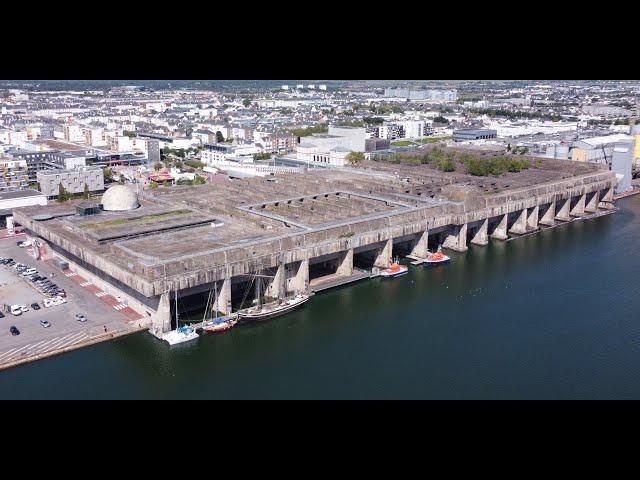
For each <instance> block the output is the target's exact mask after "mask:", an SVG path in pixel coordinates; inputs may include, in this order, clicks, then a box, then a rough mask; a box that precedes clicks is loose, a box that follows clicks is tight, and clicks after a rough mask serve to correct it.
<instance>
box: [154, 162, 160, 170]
mask: <svg viewBox="0 0 640 480" xmlns="http://www.w3.org/2000/svg"><path fill="white" fill-rule="evenodd" d="M161 168H162V164H161V163H160V162H157V163H156V164H155V165H154V166H153V169H154V170H155V171H156V172H159V171H160V169H161Z"/></svg>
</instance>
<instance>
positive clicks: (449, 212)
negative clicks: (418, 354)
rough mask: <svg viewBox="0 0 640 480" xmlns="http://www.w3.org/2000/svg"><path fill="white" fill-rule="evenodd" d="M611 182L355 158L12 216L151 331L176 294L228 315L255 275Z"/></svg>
mask: <svg viewBox="0 0 640 480" xmlns="http://www.w3.org/2000/svg"><path fill="white" fill-rule="evenodd" d="M616 182H617V179H616V176H615V174H614V173H613V172H611V171H609V170H608V169H607V168H606V167H604V166H601V165H595V164H589V163H576V162H569V161H560V160H548V159H545V160H539V161H536V164H535V166H532V167H531V168H529V169H526V170H523V171H521V172H519V173H505V174H503V175H501V176H499V177H473V176H471V175H469V174H466V173H460V172H451V173H444V172H441V171H439V170H436V169H434V168H431V167H429V166H428V165H419V166H408V165H396V164H382V163H379V162H365V164H364V166H362V167H359V168H357V169H346V170H309V171H307V172H305V173H296V174H293V173H287V174H277V175H272V176H267V177H256V178H250V179H237V180H226V181H223V182H215V183H210V184H206V185H200V186H175V187H161V188H158V189H155V190H145V191H140V192H139V193H136V191H135V189H134V187H132V186H122V185H118V186H115V187H111V188H110V189H109V190H107V192H106V193H105V196H104V197H103V209H102V210H101V211H99V213H96V214H87V215H82V214H79V213H78V212H79V211H80V210H79V209H77V208H76V206H75V205H73V204H71V203H69V204H53V205H50V206H47V207H25V208H20V209H16V210H15V212H14V216H15V220H16V222H18V223H19V224H22V225H23V226H24V227H25V230H26V232H27V233H28V234H29V235H31V236H33V237H34V238H36V239H39V240H41V241H40V242H39V244H41V245H42V248H41V249H40V255H41V256H42V257H43V258H44V259H45V260H46V259H54V258H62V259H64V260H66V261H67V262H68V263H69V265H70V267H71V269H72V270H75V271H78V272H81V273H82V275H83V276H85V278H89V279H90V280H91V281H93V282H95V283H98V284H99V285H100V286H101V287H102V288H103V289H105V291H108V292H109V293H112V294H114V295H117V296H119V297H121V298H122V299H123V301H125V302H126V303H127V304H128V305H130V306H132V308H134V309H136V310H137V311H138V312H140V313H141V314H143V315H144V316H145V318H146V319H147V321H148V323H149V326H150V328H151V330H152V331H154V332H156V333H159V332H164V331H168V330H170V329H171V328H172V319H173V318H174V317H175V312H174V307H173V305H174V303H177V302H174V298H176V297H177V298H179V299H180V300H181V301H180V305H187V304H189V305H195V306H199V305H200V306H201V305H202V304H203V302H204V301H206V298H207V294H208V292H210V291H211V290H212V289H213V288H214V286H216V287H217V293H218V297H217V298H218V302H217V303H218V305H216V307H217V309H218V310H219V311H221V312H230V311H231V309H232V308H234V305H235V304H237V302H238V299H239V298H241V297H242V296H243V294H244V291H245V288H246V286H247V283H248V278H249V276H250V275H252V274H255V273H264V274H265V277H266V276H268V278H269V280H268V285H267V286H268V288H267V290H266V291H267V294H268V295H269V296H270V297H273V298H278V297H284V296H288V295H291V294H293V293H296V292H301V291H308V290H310V289H312V288H313V287H314V285H319V284H321V283H322V282H323V279H325V278H335V277H340V276H344V277H349V276H351V275H354V270H357V271H359V269H373V268H375V267H378V268H385V267H388V266H389V265H390V264H391V263H392V259H393V257H394V256H396V255H408V254H409V255H415V256H419V257H424V256H426V254H427V250H432V249H435V248H437V247H438V246H439V245H442V246H443V247H444V248H449V249H452V250H456V251H465V250H466V249H467V245H468V244H469V243H472V244H476V245H486V244H487V243H488V241H489V240H490V239H497V240H504V239H506V238H508V236H509V235H522V234H525V233H528V232H531V231H535V230H537V229H538V228H539V225H540V224H542V225H554V224H556V223H557V222H566V221H569V220H571V218H572V217H578V216H582V215H585V214H588V213H595V212H597V210H598V209H601V208H607V207H608V206H609V204H610V202H613V188H614V186H615V185H616Z"/></svg>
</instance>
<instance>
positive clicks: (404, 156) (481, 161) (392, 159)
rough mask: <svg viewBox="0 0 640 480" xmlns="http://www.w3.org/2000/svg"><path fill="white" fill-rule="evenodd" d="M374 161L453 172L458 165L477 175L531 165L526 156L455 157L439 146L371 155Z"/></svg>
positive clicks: (495, 173) (523, 168)
mask: <svg viewBox="0 0 640 480" xmlns="http://www.w3.org/2000/svg"><path fill="white" fill-rule="evenodd" d="M371 159H372V160H373V161H375V162H388V163H396V164H397V163H401V164H404V165H429V166H431V167H433V168H435V169H437V170H440V171H442V172H454V171H456V170H457V168H458V166H460V165H462V166H464V168H465V170H466V173H468V174H470V175H474V176H477V177H486V176H489V175H494V176H500V175H502V174H503V173H505V172H514V173H517V172H520V171H522V170H525V169H527V168H529V167H530V166H531V162H530V161H529V160H528V159H526V158H516V157H510V156H506V155H500V156H495V157H487V158H483V157H478V156H476V155H472V154H469V153H464V154H462V155H460V156H459V157H458V158H456V154H455V152H452V151H445V150H443V149H441V148H438V147H436V148H432V149H430V150H426V151H421V152H413V153H394V154H391V155H372V157H371Z"/></svg>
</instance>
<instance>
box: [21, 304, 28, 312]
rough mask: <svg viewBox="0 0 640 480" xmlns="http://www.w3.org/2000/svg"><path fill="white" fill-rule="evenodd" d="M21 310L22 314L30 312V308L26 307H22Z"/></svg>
mask: <svg viewBox="0 0 640 480" xmlns="http://www.w3.org/2000/svg"><path fill="white" fill-rule="evenodd" d="M20 310H22V313H27V312H28V311H29V307H27V306H26V305H20Z"/></svg>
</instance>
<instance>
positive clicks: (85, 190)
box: [84, 183, 89, 200]
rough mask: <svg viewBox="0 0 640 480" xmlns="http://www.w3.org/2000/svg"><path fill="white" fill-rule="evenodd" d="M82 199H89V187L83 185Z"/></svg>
mask: <svg viewBox="0 0 640 480" xmlns="http://www.w3.org/2000/svg"><path fill="white" fill-rule="evenodd" d="M84 198H86V199H87V200H88V199H89V185H87V184H86V183H85V184H84Z"/></svg>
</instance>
